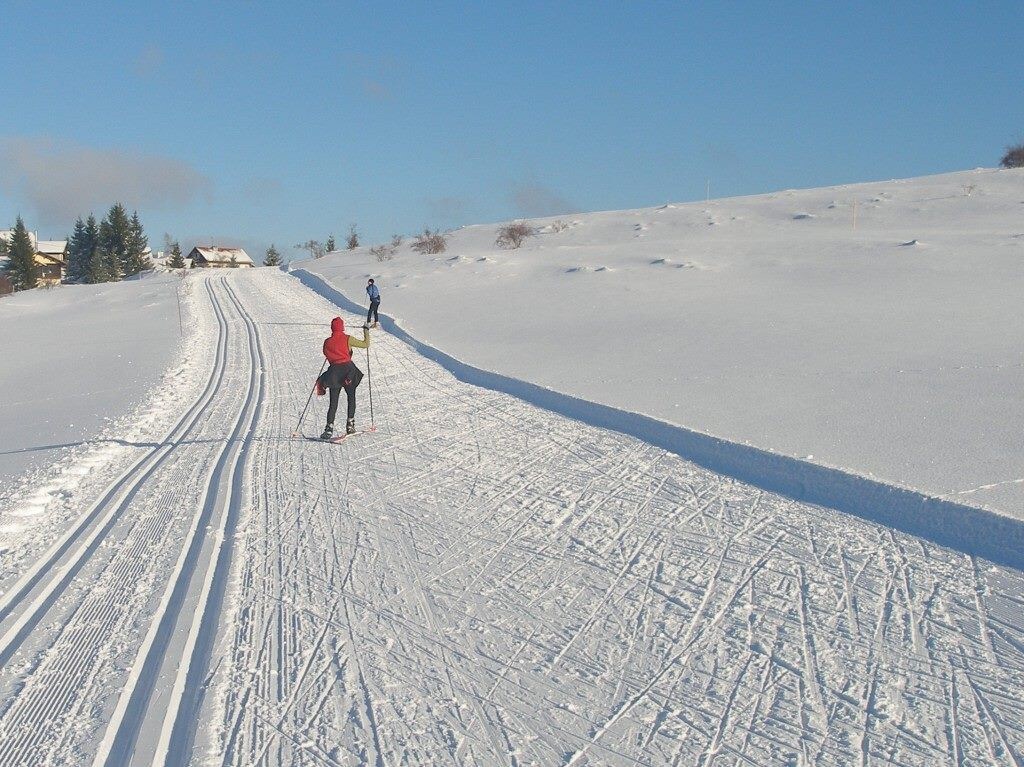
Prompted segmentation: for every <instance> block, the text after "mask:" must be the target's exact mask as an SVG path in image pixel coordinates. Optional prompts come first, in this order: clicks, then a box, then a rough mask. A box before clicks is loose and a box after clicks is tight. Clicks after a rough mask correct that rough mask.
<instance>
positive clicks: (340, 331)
mask: <svg viewBox="0 0 1024 767" xmlns="http://www.w3.org/2000/svg"><path fill="white" fill-rule="evenodd" d="M352 347H356V348H358V349H368V348H370V330H369V328H368V327H367V326H366V325H363V339H362V340H361V341H360V340H359V339H358V338H355V337H353V336H349V335H345V321H344V320H343V319H341V317H335V318H334V319H333V320H331V337H330V338H328V339H326V340H325V341H324V356H325V357H326V358H327V361H328V362H329V363H330V366H329V367H328V368H327V370H325V371H324V372H323V373H322V374H321V375H320V377H319V378H318V379H316V393H317V394H323V393H324V392H325V391H329V392H330V394H331V402H330V406H329V407H328V408H327V427H326V428H325V429H324V433H323V434H321V435H320V439H330V438H331V437H332V436H333V434H334V416H335V415H336V414H337V412H338V398H339V397H340V395H341V390H342V389H344V390H345V395H346V396H347V397H348V418H347V419H346V421H345V433H346V434H354V433H355V431H356V420H355V419H356V387H357V386H359V382H360V381H362V380H363V371H361V370H360V369H359V368H357V367H356V365H355V363H354V362H352Z"/></svg>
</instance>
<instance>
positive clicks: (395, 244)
mask: <svg viewBox="0 0 1024 767" xmlns="http://www.w3.org/2000/svg"><path fill="white" fill-rule="evenodd" d="M400 247H402V235H400V234H393V235H391V249H392V250H398V249H399V248H400Z"/></svg>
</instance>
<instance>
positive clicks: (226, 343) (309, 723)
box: [0, 269, 1024, 767]
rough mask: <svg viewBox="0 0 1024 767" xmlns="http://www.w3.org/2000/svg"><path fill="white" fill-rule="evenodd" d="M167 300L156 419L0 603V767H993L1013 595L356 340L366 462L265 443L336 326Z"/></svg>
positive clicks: (281, 279) (1013, 623)
mask: <svg viewBox="0 0 1024 767" xmlns="http://www.w3.org/2000/svg"><path fill="white" fill-rule="evenodd" d="M225 272H227V273H225ZM187 282H188V283H189V284H190V286H191V290H190V291H189V307H190V309H189V310H190V314H191V315H192V316H193V321H192V322H190V324H189V327H190V335H189V337H188V339H187V342H186V345H187V346H188V347H189V348H191V349H192V350H193V353H192V354H191V355H189V356H186V357H185V358H184V360H183V367H182V369H181V370H180V371H179V375H180V376H181V379H182V381H183V382H185V385H182V386H180V387H175V389H174V390H175V391H176V392H177V393H178V394H179V395H180V399H179V400H178V401H176V402H175V403H174V405H175V406H174V408H173V410H172V411H171V412H172V413H173V417H171V418H170V419H166V420H164V421H163V422H162V426H161V431H162V433H161V432H156V431H155V430H153V433H149V434H147V435H145V439H138V440H135V443H136V444H135V445H134V446H133V447H132V448H131V458H132V463H131V465H130V466H128V467H126V468H125V469H124V471H123V472H121V473H120V474H118V475H117V476H115V477H109V478H107V479H105V480H103V481H99V482H96V481H92V478H90V479H89V480H88V481H86V482H85V483H83V486H82V488H81V490H80V491H79V493H78V494H77V495H76V496H75V497H74V498H73V499H72V500H71V502H70V510H71V511H72V512H74V513H73V514H72V515H71V517H70V518H71V520H72V522H71V523H70V524H68V525H66V526H65V527H64V528H63V529H62V530H61V531H58V532H59V534H56V535H52V536H51V537H50V539H49V540H46V541H45V545H42V546H40V545H39V541H38V539H37V538H31V539H28V540H29V543H30V544H31V545H32V556H31V557H30V558H29V559H28V561H24V560H25V559H26V558H25V557H22V558H21V559H19V560H18V561H17V562H16V563H15V564H16V567H13V568H12V567H6V566H5V567H3V568H2V569H0V573H2V574H3V576H4V581H3V585H2V588H0V764H5V765H6V764H18V765H20V764H25V765H37V764H61V765H78V764H99V765H127V764H139V765H143V764H145V765H150V764H169V765H181V764H204V765H205V764H209V765H214V764H216V765H222V766H223V765H255V764H281V765H284V764H403V763H408V764H441V763H444V764H508V765H525V764H545V765H546V764H563V765H584V764H609V765H619V764H621V765H638V764H639V765H661V764H696V765H701V766H702V767H711V765H723V764H755V765H769V764H770V765H775V764H789V765H803V764H807V765H810V764H814V765H817V766H820V767H825V766H827V765H847V764H881V763H886V764H892V765H897V766H899V767H911V765H921V766H922V767H924V766H925V765H927V766H928V767H932V766H933V765H966V764H986V765H1008V766H1009V765H1017V764H1020V762H1021V759H1022V755H1024V727H1022V724H1021V723H1022V722H1024V707H1022V703H1021V701H1022V700H1024V619H1022V615H1024V610H1022V606H1024V605H1022V601H1021V596H1020V594H1021V590H1022V587H1024V583H1022V575H1021V572H1020V571H1019V570H1015V569H1013V568H1008V567H1003V566H999V565H994V564H992V563H991V562H986V561H984V560H983V559H979V558H977V557H971V556H966V555H964V554H963V553H961V552H958V551H955V550H951V549H947V548H943V547H940V546H935V545H932V544H930V543H928V542H926V541H923V540H921V539H919V538H915V537H913V536H908V535H905V534H902V533H896V532H893V531H892V530H891V529H888V528H886V527H884V526H879V525H876V524H871V523H868V522H865V521H862V520H859V519H856V518H852V517H850V516H848V515H845V514H841V513H837V512H834V511H831V510H829V509H825V508H821V507H816V506H812V505H808V504H804V503H800V502H797V501H794V500H791V499H787V498H784V497H780V496H777V495H773V494H772V493H767V492H764V491H762V490H760V489H758V488H757V487H754V486H751V485H746V484H744V483H742V482H737V481H735V480H732V479H729V478H726V477H723V476H721V475H717V474H715V473H714V472H710V471H708V470H706V469H703V468H701V467H699V466H696V465H694V464H692V463H688V462H687V461H684V460H682V459H680V458H679V457H678V456H676V455H673V454H671V453H667V452H665V451H664V450H661V449H659V448H657V447H654V446H652V445H650V444H647V443H645V442H642V441H639V440H636V439H632V438H630V437H627V436H624V435H622V434H619V433H615V432H611V431H606V430H603V429H597V428H594V427H592V426H588V425H586V424H583V423H581V422H579V421H576V420H572V419H567V418H564V417H561V416H558V415H554V414H552V413H550V412H548V411H546V410H542V409H539V408H537V407H534V406H532V405H530V404H528V403H526V402H524V401H522V400H521V399H518V398H515V397H511V396H508V395H506V394H502V393H500V392H495V391H491V390H487V389H483V388H478V387H474V386H470V385H468V384H466V383H463V382H460V381H458V380H456V379H455V378H454V377H453V376H452V375H451V374H449V373H448V372H447V371H446V370H444V369H443V368H441V367H440V366H438V365H437V364H435V363H434V362H432V361H430V360H428V359H426V358H424V357H423V356H421V355H420V354H418V353H417V352H416V351H415V349H413V348H412V347H410V346H409V345H408V344H406V343H404V342H402V341H400V340H399V339H398V338H396V337H395V336H392V335H389V334H387V333H383V332H375V334H374V341H373V345H372V347H371V349H370V350H369V351H368V352H366V353H364V352H362V351H357V354H356V361H357V363H358V364H359V365H360V366H361V367H363V368H364V370H366V372H367V373H369V374H370V376H369V377H368V379H367V380H366V382H365V384H364V387H365V388H361V391H360V409H359V412H358V415H357V418H358V422H359V425H360V426H366V425H368V420H369V407H368V405H369V402H368V395H369V388H370V384H371V381H372V385H373V393H374V415H375V419H376V425H377V427H378V430H377V431H376V432H374V433H370V434H362V435H359V436H356V437H354V438H352V439H350V440H346V441H345V442H343V443H341V444H340V445H333V444H325V443H322V442H320V441H317V440H312V441H311V440H305V439H290V438H289V437H290V435H291V433H292V430H293V429H294V427H295V419H296V417H297V413H298V411H299V409H300V408H301V405H302V403H303V402H304V401H305V399H306V395H307V393H308V391H309V387H310V386H311V383H312V379H313V376H314V375H315V372H316V369H317V367H318V366H319V364H320V358H319V351H320V343H321V341H322V338H323V336H324V334H325V332H326V327H327V323H328V322H329V321H330V318H331V317H332V316H333V315H334V314H336V313H337V312H338V309H337V307H336V306H333V305H331V304H330V303H329V302H327V301H325V300H324V299H323V298H321V297H319V296H317V295H315V294H314V293H312V292H311V291H309V290H307V289H306V288H305V287H304V286H302V285H301V284H300V283H299V282H298V281H297V280H295V279H293V278H291V277H289V276H287V275H285V274H283V273H282V272H280V271H278V270H271V269H254V270H246V271H244V272H242V271H241V270H231V271H228V270H224V272H221V273H218V274H210V273H205V274H193V275H190V276H189V278H188V280H187ZM344 316H345V318H346V320H347V321H348V323H349V324H350V325H352V324H357V323H358V319H357V318H356V317H353V316H351V315H348V314H345V315H344ZM166 410H168V408H165V411H166ZM324 410H325V403H324V401H323V399H318V400H316V401H315V403H314V406H313V408H312V413H311V415H310V416H309V418H308V420H307V421H306V424H305V427H304V431H305V433H306V434H307V435H311V434H315V433H317V432H318V431H319V428H320V427H321V425H322V423H323V418H324ZM13 511H17V509H14V510H13ZM15 518H16V517H14V516H12V509H11V508H10V507H6V506H0V525H4V524H7V523H8V522H9V521H10V520H12V519H15ZM15 535H18V533H15ZM5 536H6V537H5ZM9 539H10V534H9V533H7V532H3V531H0V540H9ZM21 540H25V539H21ZM5 564H6V563H5ZM9 573H13V574H10V575H9Z"/></svg>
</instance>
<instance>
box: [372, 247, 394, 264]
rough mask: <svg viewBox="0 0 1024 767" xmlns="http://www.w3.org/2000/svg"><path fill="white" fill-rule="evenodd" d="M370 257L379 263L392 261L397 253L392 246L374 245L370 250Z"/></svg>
mask: <svg viewBox="0 0 1024 767" xmlns="http://www.w3.org/2000/svg"><path fill="white" fill-rule="evenodd" d="M370 255H371V256H373V257H374V258H376V259H377V260H378V261H390V260H391V259H392V258H394V257H395V251H394V249H393V248H392V247H391V246H390V245H374V246H373V247H372V248H370Z"/></svg>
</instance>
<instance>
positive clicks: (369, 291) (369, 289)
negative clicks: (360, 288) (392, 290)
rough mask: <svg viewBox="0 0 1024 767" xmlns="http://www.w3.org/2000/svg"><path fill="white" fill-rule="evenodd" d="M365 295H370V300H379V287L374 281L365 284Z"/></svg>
mask: <svg viewBox="0 0 1024 767" xmlns="http://www.w3.org/2000/svg"><path fill="white" fill-rule="evenodd" d="M366 295H368V296H369V297H370V300H371V301H380V289H379V288H378V287H377V284H376V283H374V284H373V285H367V286H366Z"/></svg>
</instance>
